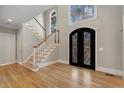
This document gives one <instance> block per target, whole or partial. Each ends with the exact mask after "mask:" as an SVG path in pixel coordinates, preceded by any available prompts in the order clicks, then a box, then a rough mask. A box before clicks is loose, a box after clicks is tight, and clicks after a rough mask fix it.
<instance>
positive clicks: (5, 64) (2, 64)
mask: <svg viewBox="0 0 124 93" xmlns="http://www.w3.org/2000/svg"><path fill="white" fill-rule="evenodd" d="M15 63H16V62H13V63H5V64H0V66H6V65H11V64H15Z"/></svg>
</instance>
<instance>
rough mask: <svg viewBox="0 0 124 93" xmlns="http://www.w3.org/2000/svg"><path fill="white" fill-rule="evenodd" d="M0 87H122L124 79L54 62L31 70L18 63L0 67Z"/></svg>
mask: <svg viewBox="0 0 124 93" xmlns="http://www.w3.org/2000/svg"><path fill="white" fill-rule="evenodd" d="M0 87H14V88H16V87H18V88H22V87H24V88H34V87H36V88H40V87H60V88H61V87H62V88H63V87H64V88H68V87H78V88H83V87H98V88H99V87H124V80H121V78H120V77H118V76H108V75H106V74H105V73H101V72H96V71H93V70H88V69H84V68H79V67H74V66H69V65H66V64H60V63H56V64H53V65H50V66H48V67H45V68H42V69H40V71H38V72H32V71H30V70H29V69H27V68H25V67H23V66H21V65H19V64H12V65H7V66H3V67H0Z"/></svg>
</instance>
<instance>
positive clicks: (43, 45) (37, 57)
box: [23, 18, 59, 71]
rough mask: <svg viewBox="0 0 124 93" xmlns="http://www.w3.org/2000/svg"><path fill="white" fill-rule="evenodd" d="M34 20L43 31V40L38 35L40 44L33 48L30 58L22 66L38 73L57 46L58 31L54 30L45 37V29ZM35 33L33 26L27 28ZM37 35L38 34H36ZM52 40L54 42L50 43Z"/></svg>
mask: <svg viewBox="0 0 124 93" xmlns="http://www.w3.org/2000/svg"><path fill="white" fill-rule="evenodd" d="M34 20H35V21H36V22H37V23H38V24H39V25H40V26H41V27H42V28H43V29H44V31H45V32H44V33H45V36H44V37H45V38H42V36H39V35H38V38H39V37H40V38H39V39H41V42H40V43H39V44H37V45H35V46H33V48H34V52H33V54H32V56H31V57H30V58H29V59H28V60H27V61H26V62H25V63H23V66H24V67H26V68H28V69H30V70H32V71H38V70H39V69H40V68H41V67H42V66H41V65H43V64H44V63H45V60H46V59H47V58H48V56H49V55H50V54H51V53H52V52H53V51H54V50H55V49H56V48H57V47H58V46H59V30H56V31H55V32H53V33H52V34H50V35H48V36H47V35H46V29H45V28H44V27H43V26H42V25H41V24H40V23H39V22H38V20H37V19H36V18H34ZM29 27H30V28H31V27H32V28H31V29H33V31H35V33H36V32H37V31H36V30H35V29H34V28H33V26H29ZM37 34H39V33H37ZM52 40H54V41H52Z"/></svg>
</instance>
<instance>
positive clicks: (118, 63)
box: [58, 6, 122, 70]
mask: <svg viewBox="0 0 124 93" xmlns="http://www.w3.org/2000/svg"><path fill="white" fill-rule="evenodd" d="M58 24H59V30H60V31H61V33H60V35H61V36H60V44H61V46H60V49H59V58H60V59H62V60H64V61H66V62H67V63H68V60H69V59H68V57H69V50H68V46H69V45H68V44H69V42H68V35H69V33H70V32H71V31H73V30H74V29H77V28H81V27H91V28H94V29H96V33H97V65H98V66H100V67H104V68H110V69H115V70H121V69H122V32H121V31H120V28H122V9H121V6H97V18H96V19H93V20H90V21H85V22H83V21H82V22H79V23H77V24H72V25H69V24H68V6H58ZM99 48H104V51H99Z"/></svg>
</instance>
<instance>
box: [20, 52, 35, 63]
mask: <svg viewBox="0 0 124 93" xmlns="http://www.w3.org/2000/svg"><path fill="white" fill-rule="evenodd" d="M31 56H33V53H32V54H31V55H30V56H28V57H27V58H26V59H25V60H24V61H23V62H22V63H25V62H27V61H28V60H29V59H30V58H31Z"/></svg>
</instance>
